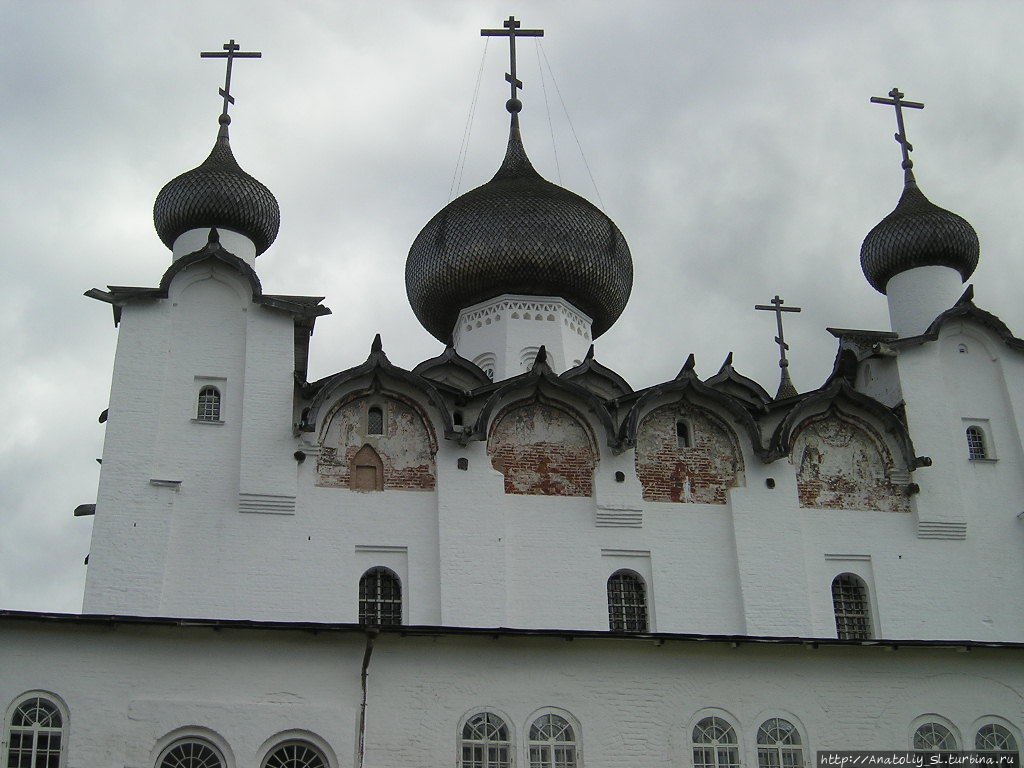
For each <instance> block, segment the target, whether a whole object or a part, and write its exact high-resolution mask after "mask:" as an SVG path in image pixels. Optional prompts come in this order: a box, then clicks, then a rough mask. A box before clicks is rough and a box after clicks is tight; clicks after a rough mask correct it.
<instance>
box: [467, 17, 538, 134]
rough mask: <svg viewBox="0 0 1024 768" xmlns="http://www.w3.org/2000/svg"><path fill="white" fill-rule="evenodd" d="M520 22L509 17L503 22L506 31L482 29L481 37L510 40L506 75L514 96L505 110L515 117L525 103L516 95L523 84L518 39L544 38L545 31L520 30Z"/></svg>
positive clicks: (506, 104)
mask: <svg viewBox="0 0 1024 768" xmlns="http://www.w3.org/2000/svg"><path fill="white" fill-rule="evenodd" d="M519 25H520V22H519V21H518V20H517V19H516V17H515V16H509V17H508V18H507V19H505V21H504V22H502V26H503V27H504V29H481V30H480V36H481V37H507V38H508V52H509V54H508V55H509V70H510V71H509V72H507V73H506V74H505V80H507V81H508V84H509V85H510V86H511V87H512V95H511V97H510V98H509V100H508V101H506V102H505V109H507V110H508V111H509V112H511V113H512V115H515V114H516V113H517V112H520V111H522V109H523V102H521V101H520V100H519V97H518V96H517V95H516V91H517V90H521V89H522V87H523V83H522V81H521V80H519V79H518V78H517V77H516V38H517V37H544V30H543V29H520V28H519Z"/></svg>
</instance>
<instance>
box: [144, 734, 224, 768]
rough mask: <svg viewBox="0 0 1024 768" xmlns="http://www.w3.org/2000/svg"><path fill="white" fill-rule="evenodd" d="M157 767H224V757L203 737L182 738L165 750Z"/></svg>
mask: <svg viewBox="0 0 1024 768" xmlns="http://www.w3.org/2000/svg"><path fill="white" fill-rule="evenodd" d="M157 768H224V758H223V757H221V755H220V751H219V750H217V749H216V748H214V746H213V745H212V744H210V743H209V742H207V741H204V740H202V739H195V738H191V739H182V740H181V741H176V742H175V743H174V744H172V745H171V746H169V747H168V748H167V749H165V750H164V752H163V754H162V755H161V756H160V760H159V761H158V762H157Z"/></svg>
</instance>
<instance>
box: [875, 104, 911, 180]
mask: <svg viewBox="0 0 1024 768" xmlns="http://www.w3.org/2000/svg"><path fill="white" fill-rule="evenodd" d="M903 96H904V94H902V93H900V89H899V88H893V89H892V90H891V91H889V98H888V99H886V98H883V97H881V96H872V97H871V103H872V104H888V105H890V106H892V107H896V127H897V128H899V132H898V133H897V134H896V143H897V144H899V145H900V149H902V150H903V170H904V171H906V172H907V173H908V175H909V176H910V177H911V178H913V175H914V173H913V171H911V170H910V169H911V168H913V167H914V161H913V160H911V159H910V153H911V152H913V151H914V146H913V145H912V144H911V143H910V142H909V141H907V131H906V129H905V128H904V127H903V108H904V107H909V108H910V109H924V104H922V103H921V102H919V101H903Z"/></svg>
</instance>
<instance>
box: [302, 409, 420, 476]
mask: <svg viewBox="0 0 1024 768" xmlns="http://www.w3.org/2000/svg"><path fill="white" fill-rule="evenodd" d="M436 453H437V441H436V438H435V437H434V432H433V429H432V428H431V426H430V423H429V422H428V421H427V419H426V415H425V414H424V413H423V411H422V409H421V408H420V407H419V405H418V404H416V403H415V402H413V401H412V400H409V399H407V398H404V397H402V396H400V395H398V394H396V393H387V394H384V393H380V392H370V393H367V392H362V393H355V394H352V395H350V396H348V397H347V398H343V399H342V400H340V401H338V402H337V403H336V404H335V405H334V407H333V408H332V409H331V410H330V412H329V413H328V415H327V417H326V418H325V420H324V428H323V429H322V431H321V436H320V455H319V458H318V460H317V468H316V469H317V478H316V484H317V485H319V486H322V487H327V488H349V489H351V490H359V491H370V490H385V491H390V490H400V491H432V490H434V488H435V486H436V477H437V469H436V466H435V463H434V456H435V454H436Z"/></svg>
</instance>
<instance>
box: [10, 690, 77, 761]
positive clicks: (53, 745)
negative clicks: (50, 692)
mask: <svg viewBox="0 0 1024 768" xmlns="http://www.w3.org/2000/svg"><path fill="white" fill-rule="evenodd" d="M64 727H65V723H64V718H63V717H61V713H60V710H59V709H58V708H57V705H56V704H54V703H53V702H52V701H50V700H49V699H46V698H43V697H42V696H31V695H30V696H28V697H26V698H25V699H24V700H23V701H21V702H20V703H19V704H18V706H17V707H15V709H14V712H12V713H11V719H10V722H9V723H8V727H7V734H6V736H7V739H6V741H7V765H8V766H9V768H59V767H60V762H61V750H62V749H63V746H64Z"/></svg>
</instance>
